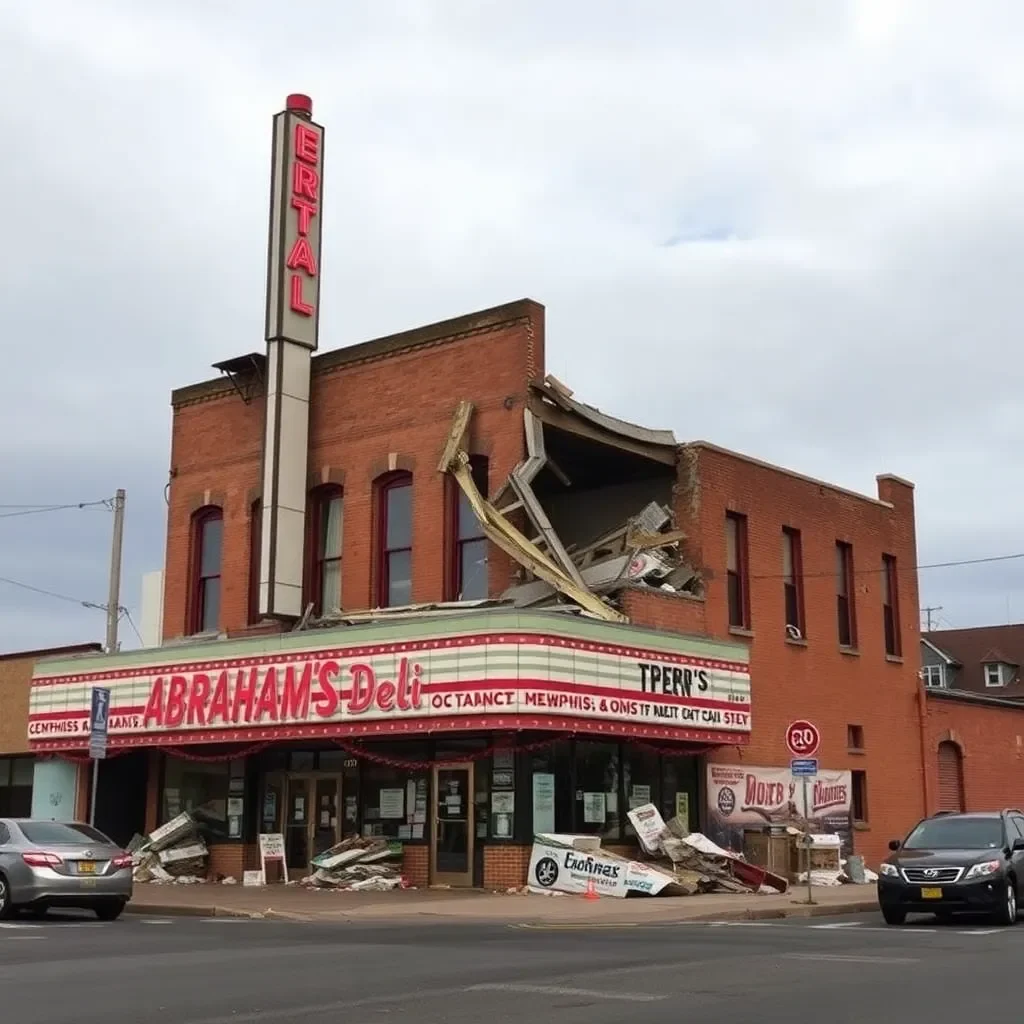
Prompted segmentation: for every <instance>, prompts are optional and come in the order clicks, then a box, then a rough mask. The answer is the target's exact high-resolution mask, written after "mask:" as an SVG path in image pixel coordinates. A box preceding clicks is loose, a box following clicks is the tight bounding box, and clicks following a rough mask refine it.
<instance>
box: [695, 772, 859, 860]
mask: <svg viewBox="0 0 1024 1024" xmlns="http://www.w3.org/2000/svg"><path fill="white" fill-rule="evenodd" d="M852 789H853V787H852V778H851V773H850V772H848V771H819V773H818V774H817V775H816V776H815V777H814V778H812V779H809V780H808V783H807V796H808V804H809V806H808V807H804V803H803V781H802V780H801V779H799V778H794V776H793V774H792V773H791V772H790V770H789V769H788V768H757V767H753V766H748V765H722V764H709V765H708V767H707V807H708V827H707V834H708V836H709V837H710V838H711V839H713V840H714V841H715V842H716V843H718V845H719V846H724V847H725V848H726V849H727V850H735V851H736V852H739V851H741V850H742V849H743V832H744V830H745V829H758V828H764V827H766V826H768V825H787V824H789V823H791V822H794V823H795V821H794V819H799V818H803V819H806V820H807V821H809V822H813V823H814V824H815V825H817V827H818V828H819V829H820V830H821V831H822V832H835V833H836V834H837V835H839V837H840V838H841V840H842V843H843V851H844V854H848V853H850V852H851V850H852V846H853V829H852V823H851V819H850V812H851V809H852Z"/></svg>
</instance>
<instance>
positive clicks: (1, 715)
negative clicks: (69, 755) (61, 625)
mask: <svg viewBox="0 0 1024 1024" xmlns="http://www.w3.org/2000/svg"><path fill="white" fill-rule="evenodd" d="M99 650H102V648H101V647H100V645H99V644H78V645H75V646H73V647H53V648H47V649H45V650H38V651H19V652H16V653H12V654H0V755H4V754H26V753H28V752H29V746H28V705H29V691H30V689H31V683H32V671H33V669H34V668H35V664H36V662H37V661H38V660H39V659H40V658H45V657H50V656H56V655H70V654H76V653H82V654H84V653H87V652H90V651H99Z"/></svg>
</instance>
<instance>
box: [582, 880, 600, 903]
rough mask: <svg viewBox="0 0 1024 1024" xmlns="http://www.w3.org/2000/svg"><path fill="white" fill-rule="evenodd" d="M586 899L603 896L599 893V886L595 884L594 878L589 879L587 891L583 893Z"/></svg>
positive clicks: (595, 898)
mask: <svg viewBox="0 0 1024 1024" xmlns="http://www.w3.org/2000/svg"><path fill="white" fill-rule="evenodd" d="M583 898H584V899H585V900H599V899H600V898H601V897H600V896H599V895H598V894H597V886H596V885H594V880H593V879H592V878H588V879H587V891H586V892H585V893H584V894H583Z"/></svg>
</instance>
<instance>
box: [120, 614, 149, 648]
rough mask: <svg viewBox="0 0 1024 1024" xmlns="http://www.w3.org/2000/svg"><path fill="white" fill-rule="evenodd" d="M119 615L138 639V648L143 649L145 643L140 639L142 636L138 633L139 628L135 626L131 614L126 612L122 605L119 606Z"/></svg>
mask: <svg viewBox="0 0 1024 1024" xmlns="http://www.w3.org/2000/svg"><path fill="white" fill-rule="evenodd" d="M121 614H122V615H123V616H124V617H125V619H126V620H127V622H128V625H129V626H131V627H132V632H134V633H135V635H136V636H137V637H138V639H139V646H140V647H145V646H146V641H145V640H143V639H142V634H141V633H140V632H139V627H138V626H136V625H135V620H134V619H133V618H132V613H131V612H130V611H128V609H127V608H125V607H124V605H121Z"/></svg>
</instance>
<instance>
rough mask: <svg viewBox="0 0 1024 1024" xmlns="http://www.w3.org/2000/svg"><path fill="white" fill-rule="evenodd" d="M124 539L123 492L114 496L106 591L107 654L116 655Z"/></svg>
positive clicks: (118, 490)
mask: <svg viewBox="0 0 1024 1024" xmlns="http://www.w3.org/2000/svg"><path fill="white" fill-rule="evenodd" d="M123 539H124V490H123V488H120V487H119V488H118V489H117V494H115V495H114V538H113V541H112V543H111V545H110V589H109V590H108V591H107V654H116V653H117V623H118V620H119V619H120V617H121V542H122V540H123Z"/></svg>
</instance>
